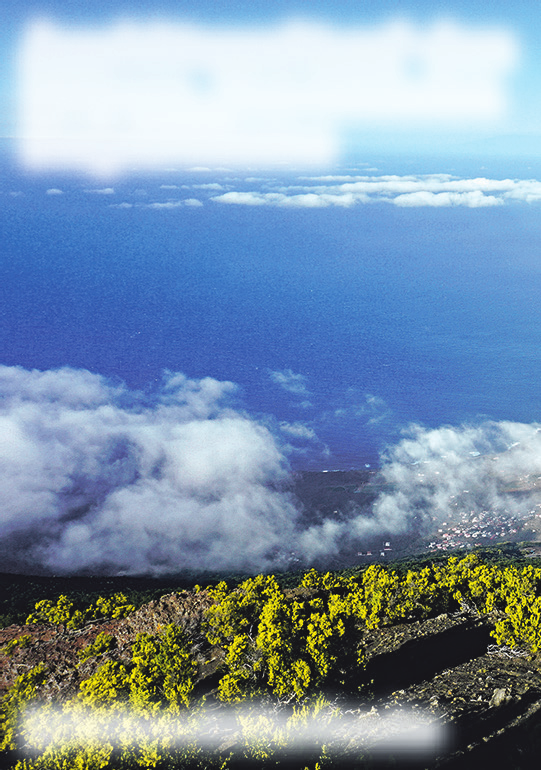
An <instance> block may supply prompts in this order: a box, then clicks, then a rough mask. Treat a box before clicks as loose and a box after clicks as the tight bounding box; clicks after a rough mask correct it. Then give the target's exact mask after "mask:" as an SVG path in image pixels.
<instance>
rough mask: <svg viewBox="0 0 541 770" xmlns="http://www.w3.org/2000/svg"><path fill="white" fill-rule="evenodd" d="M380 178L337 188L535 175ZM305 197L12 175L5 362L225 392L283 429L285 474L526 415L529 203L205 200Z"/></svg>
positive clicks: (2, 311)
mask: <svg viewBox="0 0 541 770" xmlns="http://www.w3.org/2000/svg"><path fill="white" fill-rule="evenodd" d="M365 165H366V164H365ZM376 165H377V167H378V170H377V172H374V171H367V170H366V169H364V170H363V169H361V171H359V170H358V169H357V170H353V171H352V170H351V169H347V170H346V171H345V172H342V173H344V174H345V175H346V176H347V175H349V176H351V175H353V176H354V175H355V174H357V175H358V174H364V175H365V176H366V175H372V177H374V175H380V176H381V175H398V176H400V175H402V176H405V175H408V174H409V175H411V174H414V173H415V174H432V173H436V172H437V173H447V174H454V175H456V176H457V177H460V178H463V177H464V175H466V174H468V175H469V176H470V177H472V178H474V177H479V176H483V177H488V178H490V179H503V178H509V177H510V178H514V177H520V178H533V177H535V176H537V178H540V177H539V173H540V172H541V169H537V170H536V169H531V168H527V167H526V166H525V167H524V168H521V169H516V168H509V167H505V165H504V164H503V163H498V162H496V161H493V165H492V167H491V168H485V169H481V168H480V166H479V164H475V163H472V164H471V167H468V164H466V163H464V162H463V163H462V166H461V168H460V169H458V168H457V163H456V162H455V164H454V165H453V164H450V163H449V162H448V163H447V165H446V166H445V165H444V163H443V161H442V162H441V163H440V164H439V165H437V164H436V163H435V162H434V163H433V164H432V165H431V166H427V165H426V162H425V164H424V168H417V167H415V164H414V163H413V162H411V161H410V162H409V164H407V167H406V165H405V164H404V163H402V165H401V164H400V161H399V160H394V161H390V160H388V159H387V160H386V161H382V160H381V159H377V162H376ZM323 176H324V175H323V174H320V176H319V177H318V178H319V179H320V180H321V178H322V177H323ZM372 177H371V178H372ZM314 178H315V177H314ZM303 180H304V181H303ZM306 184H307V182H306V180H305V179H304V177H303V179H301V178H300V177H299V176H295V175H294V174H292V173H291V172H289V173H288V175H283V176H282V177H280V175H278V174H274V177H273V178H272V179H270V177H269V176H268V175H267V176H266V177H265V176H258V174H257V173H255V172H254V173H253V175H252V176H251V177H250V176H248V175H246V174H245V175H244V176H243V177H241V175H239V174H238V173H237V174H234V173H231V172H227V171H223V170H221V171H219V172H211V171H208V170H207V171H204V170H198V171H192V172H179V171H167V172H163V174H161V175H157V174H154V175H153V176H143V175H139V176H137V177H135V176H134V177H127V178H124V179H122V180H120V181H118V180H113V181H111V182H109V181H107V182H105V183H104V182H103V181H101V180H98V181H96V180H85V179H81V178H74V177H67V176H62V175H60V174H54V175H53V174H49V175H47V174H41V175H34V176H29V175H25V174H23V173H22V172H18V171H17V170H16V169H15V168H14V167H12V166H7V167H6V168H5V169H4V173H3V176H2V180H1V185H0V191H1V206H0V237H1V252H2V256H1V281H0V297H1V300H0V325H1V326H0V340H1V350H0V362H1V363H2V364H4V365H9V366H21V367H24V368H27V369H34V368H35V369H40V370H47V369H57V368H59V367H65V366H68V367H73V368H76V369H88V370H89V371H91V372H93V373H98V374H100V375H102V376H104V377H106V378H108V379H111V380H112V381H113V382H124V383H126V385H127V386H128V387H129V388H131V389H134V390H140V391H143V392H146V393H151V392H152V390H153V388H156V387H157V386H158V384H159V382H160V381H161V380H162V377H163V372H164V371H170V372H182V373H184V374H185V375H186V376H188V377H190V378H196V379H197V378H202V377H212V378H215V379H217V380H228V381H231V382H233V383H235V384H236V386H237V389H236V391H235V395H234V399H235V408H237V409H240V410H244V411H246V412H247V413H249V414H250V415H251V416H253V417H255V418H256V419H258V420H261V421H262V422H264V423H265V424H267V425H269V426H270V427H271V428H273V427H274V429H278V428H279V427H280V425H288V426H293V428H291V430H290V434H291V436H292V437H294V434H295V430H296V431H297V439H298V441H297V445H296V448H295V447H294V449H293V450H292V451H291V453H290V462H291V465H292V467H294V468H295V467H296V468H315V469H317V468H320V469H323V468H351V467H364V466H365V465H370V466H373V465H375V464H377V463H378V459H379V457H380V453H381V452H382V451H383V450H384V448H385V447H386V446H388V445H391V444H393V443H396V442H397V441H398V440H399V439H400V436H401V435H402V434H401V432H402V431H403V430H404V428H406V427H407V426H408V425H410V424H411V423H418V424H420V425H423V426H427V427H438V426H441V425H445V424H450V425H460V424H463V423H468V424H470V423H474V424H475V423H476V422H480V421H483V420H498V421H499V420H512V421H518V422H532V421H536V420H539V418H540V416H541V409H540V401H539V395H540V385H539V381H540V374H541V303H540V297H541V216H540V208H539V203H535V202H533V203H528V202H520V203H517V202H513V201H510V202H509V203H506V204H505V205H494V206H488V205H487V206H486V207H476V208H473V207H467V206H458V205H457V206H414V207H413V206H409V207H400V206H396V205H392V204H391V203H390V202H386V201H384V200H383V201H379V202H367V203H366V204H362V205H361V204H360V205H352V206H345V205H344V206H319V207H317V206H313V207H309V206H301V205H299V206H289V207H287V206H274V205H225V204H224V203H222V202H221V201H219V200H216V198H217V196H218V195H219V194H223V191H224V190H228V191H229V193H230V194H231V191H232V190H233V191H237V193H236V194H238V191H240V192H242V191H244V192H245V193H246V191H251V190H254V189H255V188H257V190H258V194H259V195H261V194H263V193H262V192H261V191H267V192H266V193H265V194H268V191H269V190H271V191H272V190H274V191H275V192H274V193H272V195H274V196H275V198H270V197H267V198H265V201H271V202H272V201H274V200H281V199H279V198H277V197H276V196H278V195H280V194H283V193H279V192H276V191H277V190H283V189H286V188H288V189H293V188H294V187H295V186H297V187H299V188H300V187H302V185H306ZM310 184H312V185H316V184H320V185H321V184H322V182H321V181H319V182H314V181H312V182H310ZM314 189H315V188H314ZM311 194H313V193H311ZM230 200H232V199H231V198H230ZM307 200H308V199H307ZM175 201H177V202H178V201H180V202H183V203H184V202H186V201H191V203H188V204H186V205H180V204H179V205H176V203H175ZM194 201H197V203H194ZM295 426H296V427H295ZM299 426H303V430H304V434H303V433H302V430H301V429H300V427H299ZM303 438H304V439H310V440H306V441H305V442H304V444H303ZM292 440H293V438H292ZM299 442H300V443H299ZM293 443H294V442H293Z"/></svg>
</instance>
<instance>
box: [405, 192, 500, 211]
mask: <svg viewBox="0 0 541 770" xmlns="http://www.w3.org/2000/svg"><path fill="white" fill-rule="evenodd" d="M393 203H394V204H395V206H410V207H411V206H437V207H440V208H441V207H443V206H445V207H447V206H466V207H467V208H471V209H476V208H480V207H482V206H501V205H502V204H503V200H502V199H501V198H495V197H494V196H493V195H483V193H482V192H481V191H480V190H476V191H475V192H463V193H454V192H441V193H433V192H427V191H423V192H415V193H406V194H404V195H397V197H396V198H394V199H393Z"/></svg>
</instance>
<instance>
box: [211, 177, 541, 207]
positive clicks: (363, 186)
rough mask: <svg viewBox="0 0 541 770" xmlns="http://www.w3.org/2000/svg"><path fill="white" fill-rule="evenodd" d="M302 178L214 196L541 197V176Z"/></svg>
mask: <svg viewBox="0 0 541 770" xmlns="http://www.w3.org/2000/svg"><path fill="white" fill-rule="evenodd" d="M299 182H301V184H293V185H287V186H276V187H275V189H274V190H272V189H271V190H270V191H257V190H252V191H234V190H230V191H229V192H227V193H224V194H223V195H216V196H213V197H212V198H211V200H212V201H214V202H216V203H222V204H231V205H243V206H272V207H277V208H327V207H330V206H336V207H342V208H350V207H351V206H355V205H358V204H375V203H386V204H389V203H391V204H394V205H396V206H400V207H412V208H413V207H421V206H424V207H439V208H443V207H451V206H464V207H466V208H482V207H489V206H501V205H503V204H505V203H510V202H519V201H520V202H526V203H534V202H536V201H539V200H541V182H538V181H537V180H535V179H530V180H520V179H515V180H513V179H487V178H485V177H475V178H466V179H461V178H457V177H453V176H451V175H450V174H428V175H415V174H411V175H405V176H398V175H396V174H386V175H381V176H367V175H359V176H352V175H328V176H320V177H299ZM309 182H314V184H308V183H309ZM267 190H268V185H267Z"/></svg>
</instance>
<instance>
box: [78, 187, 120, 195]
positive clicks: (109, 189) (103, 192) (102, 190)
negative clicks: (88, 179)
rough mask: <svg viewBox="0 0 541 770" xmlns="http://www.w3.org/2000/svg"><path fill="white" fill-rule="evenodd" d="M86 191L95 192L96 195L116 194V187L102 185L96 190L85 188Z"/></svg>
mask: <svg viewBox="0 0 541 770" xmlns="http://www.w3.org/2000/svg"><path fill="white" fill-rule="evenodd" d="M85 192H86V193H93V194H94V195H114V193H115V189H114V187H101V188H98V189H96V190H85Z"/></svg>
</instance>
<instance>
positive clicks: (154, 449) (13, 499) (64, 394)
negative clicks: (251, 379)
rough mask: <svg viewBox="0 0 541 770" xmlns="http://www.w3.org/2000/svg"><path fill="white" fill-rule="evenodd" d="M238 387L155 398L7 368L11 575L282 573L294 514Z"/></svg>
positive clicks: (88, 379)
mask: <svg viewBox="0 0 541 770" xmlns="http://www.w3.org/2000/svg"><path fill="white" fill-rule="evenodd" d="M234 391H235V386H234V385H233V384H232V383H230V382H219V381H217V380H214V379H212V378H208V377H207V378H204V379H202V380H190V379H188V378H186V377H185V376H184V375H182V374H175V373H166V376H165V378H164V381H163V383H162V386H161V388H160V389H159V391H158V392H157V393H155V394H154V397H153V399H149V397H148V396H146V397H143V396H142V395H141V394H138V393H134V392H131V391H129V390H127V389H126V388H125V387H124V386H122V385H113V384H111V383H110V382H108V381H107V380H105V379H104V378H102V377H100V376H98V375H95V374H91V373H90V372H87V371H81V370H74V369H68V368H64V369H60V370H54V371H46V372H39V371H35V370H34V371H27V370H24V369H22V368H20V367H0V396H1V400H0V480H1V482H0V533H1V535H2V538H1V540H2V548H1V551H2V557H3V563H4V566H5V568H11V569H21V568H24V567H25V566H26V568H32V569H36V568H42V569H49V570H53V571H55V572H73V571H80V570H86V571H91V572H97V571H100V570H103V571H107V572H113V573H115V572H118V571H123V572H127V573H140V572H150V573H154V574H161V573H166V572H175V571H180V570H182V569H196V568H208V569H227V568H235V569H264V568H265V567H268V566H270V565H274V566H276V565H277V564H279V563H280V558H281V557H280V555H277V554H279V552H280V549H282V551H281V552H282V553H283V549H284V548H287V546H288V544H289V543H290V542H291V537H292V534H293V529H294V525H295V519H296V510H295V508H294V506H293V505H292V503H291V501H290V499H289V497H288V495H287V494H286V493H285V492H282V491H280V487H279V485H280V483H281V482H283V480H284V479H285V478H286V476H287V467H286V463H285V461H284V457H283V455H282V453H281V451H280V449H279V447H278V444H277V443H276V441H275V439H274V438H273V436H272V435H271V433H270V432H269V430H268V429H267V428H266V427H264V426H263V425H262V424H260V423H258V422H257V421H255V420H253V419H250V418H249V417H247V416H245V415H243V414H241V413H240V412H238V411H235V410H233V409H232V408H231V407H230V406H229V404H228V402H229V399H230V397H231V395H232V394H233V393H234Z"/></svg>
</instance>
